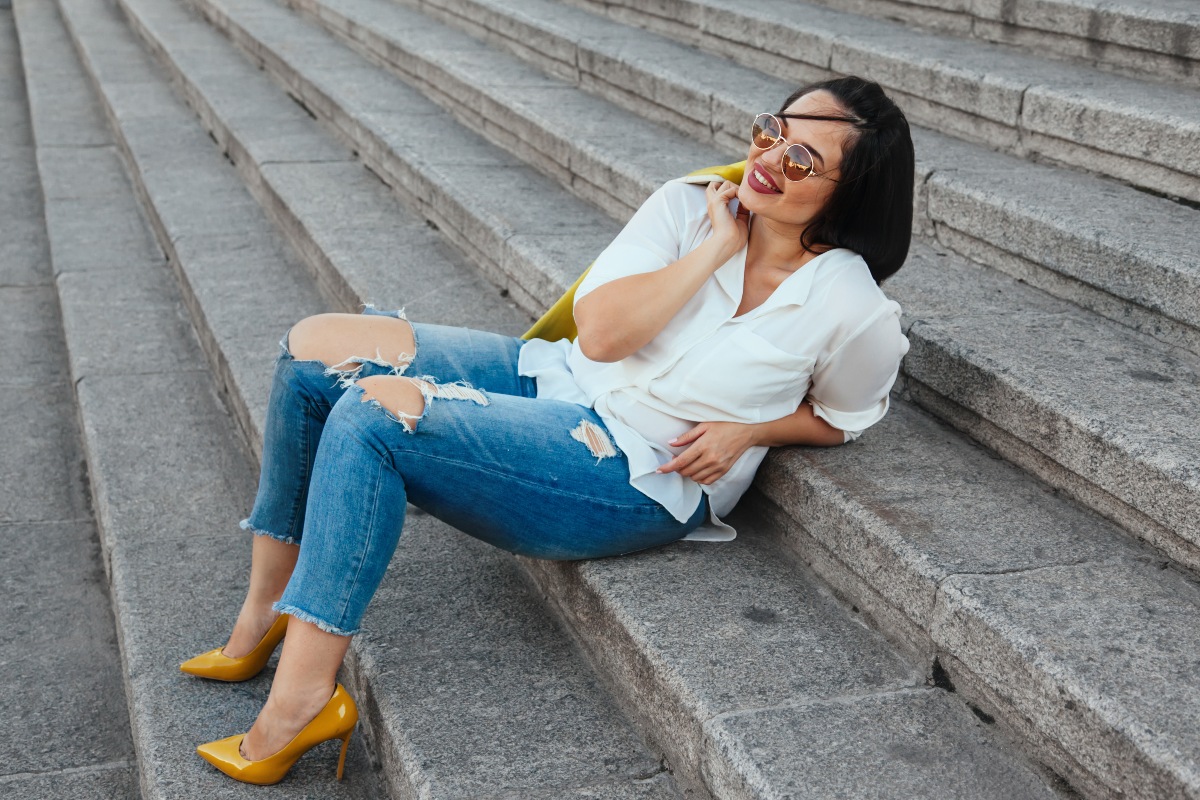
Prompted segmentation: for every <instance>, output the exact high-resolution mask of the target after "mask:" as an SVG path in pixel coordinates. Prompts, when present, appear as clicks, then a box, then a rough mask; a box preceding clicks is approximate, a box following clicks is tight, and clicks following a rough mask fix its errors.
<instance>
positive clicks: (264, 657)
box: [179, 614, 288, 681]
mask: <svg viewBox="0 0 1200 800" xmlns="http://www.w3.org/2000/svg"><path fill="white" fill-rule="evenodd" d="M287 624H288V615H287V614H280V615H279V616H278V617H277V618H276V619H275V622H273V623H271V628H270V630H268V631H267V632H266V634H264V635H263V638H262V640H261V641H260V642H259V643H258V644H256V645H255V646H254V649H253V650H251V651H250V652H249V653H247V654H246V655H244V656H242V657H240V658H231V657H229V656H227V655H225V654H224V653H222V652H221V650H222V648H220V647H218V648H217V649H216V650H209V651H208V652H207V653H201V654H200V655H198V656H196V657H195V658H189V659H188V660H187V661H185V662H183V663H182V664H180V665H179V669H180V670H182V671H183V672H186V673H188V674H189V675H199V676H200V677H201V678H211V679H212V680H214V681H246V680H250V679H251V678H253V677H254V676H255V675H257V674H258V673H260V672H262V669H263V667H265V666H266V665H267V661H268V660H269V659H270V658H271V653H274V652H275V648H276V647H277V646H279V642H280V640H281V639H283V635H284V634H285V633H287Z"/></svg>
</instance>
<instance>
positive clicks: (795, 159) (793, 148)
mask: <svg viewBox="0 0 1200 800" xmlns="http://www.w3.org/2000/svg"><path fill="white" fill-rule="evenodd" d="M784 116H786V117H787V118H788V119H792V118H795V119H817V120H828V121H830V122H857V120H856V119H853V118H850V117H825V116H811V115H807V114H785V115H784ZM780 142H783V143H784V144H786V145H787V147H786V148H784V151H783V157H782V158H781V159H780V165H781V167H782V169H783V177H785V178H787V179H788V180H789V181H802V180H804V179H805V178H808V177H812V176H813V175H815V176H816V177H818V178H825V179H826V180H831V181H833V182H834V183H837V181H835V180H834V179H833V178H828V177H826V176H825V173H823V172H813V154H812V152H810V151H809V149H808V148H807V147H805V146H804V145H802V144H792V143H791V142H789V141H788V140H787V139H784V138H783V123H782V122H780V120H779V117H777V116H775V115H774V114H767V113H763V114H759V115H758V116H757V117H755V118H754V125H753V126H752V127H751V128H750V143H751V144H752V145H754V146H755V147H757V148H758V149H759V150H763V151H767V150H770V149H771V148H772V147H774V146H775V145H777V144H779V143H780Z"/></svg>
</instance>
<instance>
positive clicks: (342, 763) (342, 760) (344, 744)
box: [338, 731, 353, 781]
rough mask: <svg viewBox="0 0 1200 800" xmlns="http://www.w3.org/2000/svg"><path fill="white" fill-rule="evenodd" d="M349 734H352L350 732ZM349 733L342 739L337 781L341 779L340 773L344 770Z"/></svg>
mask: <svg viewBox="0 0 1200 800" xmlns="http://www.w3.org/2000/svg"><path fill="white" fill-rule="evenodd" d="M350 733H353V731H351V732H350ZM350 733H347V734H346V738H345V739H342V754H341V755H340V756H338V780H339V781H340V780H341V779H342V771H343V770H345V768H346V750H347V749H348V748H349V747H350Z"/></svg>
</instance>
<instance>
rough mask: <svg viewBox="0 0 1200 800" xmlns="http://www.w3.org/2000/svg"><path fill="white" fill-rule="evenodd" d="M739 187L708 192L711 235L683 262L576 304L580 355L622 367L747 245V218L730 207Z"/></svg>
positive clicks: (612, 284) (620, 281)
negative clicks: (626, 360)
mask: <svg viewBox="0 0 1200 800" xmlns="http://www.w3.org/2000/svg"><path fill="white" fill-rule="evenodd" d="M737 189H738V187H737V184H734V183H729V182H728V181H726V182H724V183H722V184H717V183H711V184H709V186H708V189H707V190H706V200H707V202H708V216H709V219H710V220H711V221H712V227H713V235H712V236H710V237H709V238H708V239H706V240H704V242H702V243H701V244H700V246H699V247H697V248H696V249H695V250H693V251H692V252H690V253H688V254H687V255H686V256H684V257H683V258H681V259H679V260H678V261H675V262H674V263H672V264H668V265H667V266H666V267H663V268H662V269H658V270H655V271H653V272H646V273H641V274H638V275H628V276H626V277H623V278H617V279H615V280H612V281H609V282H608V283H605V284H602V285H600V286H597V287H596V288H595V289H592V290H591V291H590V292H588V294H587V295H586V296H584V297H581V298H579V300H578V301H577V302H576V303H575V326H576V328H577V329H578V338H577V340H576V341H577V342H578V343H579V349H580V351H581V352H582V353H583V354H584V355H585V356H586V357H588V358H589V359H591V360H592V361H620V360H621V359H622V358H625V357H626V356H628V355H631V354H633V353H635V352H637V351H638V350H640V349H641V348H642V346H644V345H645V344H646V343H647V342H649V341H650V340H651V339H653V338H654V337H655V336H657V335H658V334H659V333H660V332H661V331H662V329H663V328H665V327H666V326H667V323H668V322H670V321H671V319H672V318H673V317H674V316H675V315H676V314H678V313H679V310H680V309H681V308H683V306H684V305H685V304H686V303H687V301H688V300H690V299H691V298H692V297H693V296H694V295H695V294H696V292H698V291H700V287H701V286H703V285H704V282H705V281H707V280H708V279H709V277H710V276H711V275H712V274H713V273H714V272H716V271H717V270H718V269H719V268H720V267H721V266H722V265H723V264H724V263H725V262H726V261H728V260H729V259H730V258H732V257H733V256H734V254H735V253H737V251H738V250H740V249H742V248H743V247H745V245H746V237H747V234H748V230H749V229H748V227H747V222H746V219H747V216H746V215H745V214H742V215H739V216H738V217H736V218H735V217H734V215H733V214H731V213H730V212H729V201H730V200H732V199H733V198H734V197H735V196H736V195H737Z"/></svg>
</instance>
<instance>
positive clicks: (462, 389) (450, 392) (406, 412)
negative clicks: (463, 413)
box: [358, 376, 490, 433]
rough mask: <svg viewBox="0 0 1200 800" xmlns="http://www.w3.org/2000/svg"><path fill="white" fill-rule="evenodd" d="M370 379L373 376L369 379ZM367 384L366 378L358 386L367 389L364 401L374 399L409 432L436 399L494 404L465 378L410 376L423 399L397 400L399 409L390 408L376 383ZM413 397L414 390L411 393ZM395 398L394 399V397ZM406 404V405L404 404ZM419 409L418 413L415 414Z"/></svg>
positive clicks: (376, 405) (364, 391)
mask: <svg viewBox="0 0 1200 800" xmlns="http://www.w3.org/2000/svg"><path fill="white" fill-rule="evenodd" d="M368 380H369V379H368ZM364 384H367V381H365V380H364V381H362V382H360V383H359V384H358V386H359V387H360V388H361V389H362V390H363V397H362V402H364V403H366V402H370V403H371V405H372V406H374V407H375V408H379V409H381V410H382V411H383V412H384V413H385V414H387V415H388V416H389V417H391V418H392V419H393V420H394V421H396V422H399V423H400V425H401V426H402V427H403V428H404V430H405V431H406V432H408V433H413V432H414V431H415V429H416V424H417V423H418V422H420V421H421V419H422V418H424V416H425V411H426V410H427V409H428V408H429V404H430V403H431V402H432V401H433V400H434V399H435V398H437V399H442V400H470V401H472V402H474V403H477V404H478V405H481V406H486V405H490V403H489V402H488V399H487V397H486V396H485V395H484V394H483V392H481V391H480V390H479V389H476V388H474V387H472V386H471V385H470V384H468V383H466V382H465V381H458V382H456V383H436V382H435V381H434V379H433V378H432V377H431V376H425V377H421V378H409V379H408V385H409V386H412V387H414V388H416V389H417V391H418V392H420V395H421V399H422V402H421V403H420V406H419V407H417V401H416V398H415V397H412V398H411V401H409V398H405V400H406V402H403V403H394V404H393V405H396V406H397V407H396V408H395V409H390V408H387V407H386V406H384V405H383V403H382V402H381V401H380V400H379V398H378V397H376V396H375V393H374V392H373V391H372V390H373V388H374V387H373V386H372V385H369V384H368V385H364ZM409 394H410V396H411V393H409ZM392 399H394V398H392ZM401 406H403V407H401ZM414 412H415V413H414Z"/></svg>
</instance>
